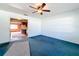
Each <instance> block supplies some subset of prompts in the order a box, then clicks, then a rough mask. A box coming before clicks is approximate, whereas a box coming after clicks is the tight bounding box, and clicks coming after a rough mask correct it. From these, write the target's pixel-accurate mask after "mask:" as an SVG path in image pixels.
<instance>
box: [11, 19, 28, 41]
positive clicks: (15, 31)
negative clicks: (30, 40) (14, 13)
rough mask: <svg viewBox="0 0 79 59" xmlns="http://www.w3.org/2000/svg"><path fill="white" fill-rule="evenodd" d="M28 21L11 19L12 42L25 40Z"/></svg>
mask: <svg viewBox="0 0 79 59" xmlns="http://www.w3.org/2000/svg"><path fill="white" fill-rule="evenodd" d="M27 27H28V20H27V19H16V18H10V38H11V41H16V40H23V39H26V37H27V36H28V34H27Z"/></svg>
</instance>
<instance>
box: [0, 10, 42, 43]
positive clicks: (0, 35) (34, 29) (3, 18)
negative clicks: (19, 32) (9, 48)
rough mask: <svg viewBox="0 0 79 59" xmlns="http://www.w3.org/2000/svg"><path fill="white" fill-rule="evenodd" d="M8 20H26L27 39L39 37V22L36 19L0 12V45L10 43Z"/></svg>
mask: <svg viewBox="0 0 79 59" xmlns="http://www.w3.org/2000/svg"><path fill="white" fill-rule="evenodd" d="M10 18H24V19H28V34H29V37H31V36H35V35H39V34H40V31H41V21H39V20H38V19H37V18H33V17H26V16H23V15H20V14H17V13H12V12H7V11H3V10H0V43H5V42H9V41H10V32H9V27H10Z"/></svg>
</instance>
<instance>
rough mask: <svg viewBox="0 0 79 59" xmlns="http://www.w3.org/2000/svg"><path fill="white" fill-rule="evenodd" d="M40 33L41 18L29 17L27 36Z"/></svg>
mask: <svg viewBox="0 0 79 59" xmlns="http://www.w3.org/2000/svg"><path fill="white" fill-rule="evenodd" d="M40 34H41V20H40V19H38V18H33V17H29V21H28V36H29V37H32V36H36V35H40Z"/></svg>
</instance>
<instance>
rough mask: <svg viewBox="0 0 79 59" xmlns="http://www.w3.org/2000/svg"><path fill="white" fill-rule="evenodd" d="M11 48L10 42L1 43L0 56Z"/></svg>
mask: <svg viewBox="0 0 79 59" xmlns="http://www.w3.org/2000/svg"><path fill="white" fill-rule="evenodd" d="M8 48H9V43H3V44H0V56H3V55H4V54H5V53H6V51H7V50H8Z"/></svg>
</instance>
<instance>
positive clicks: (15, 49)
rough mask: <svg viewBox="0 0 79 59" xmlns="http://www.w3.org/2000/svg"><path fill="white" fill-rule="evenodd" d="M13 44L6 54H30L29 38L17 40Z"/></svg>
mask: <svg viewBox="0 0 79 59" xmlns="http://www.w3.org/2000/svg"><path fill="white" fill-rule="evenodd" d="M11 44H12V46H11V47H10V48H9V49H8V51H7V52H6V53H5V55H4V56H30V49H29V42H28V40H17V41H14V42H12V43H11Z"/></svg>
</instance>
